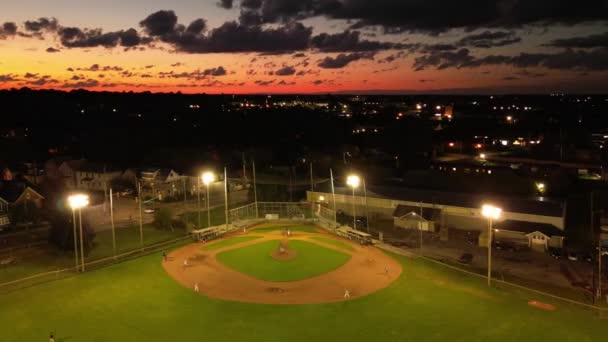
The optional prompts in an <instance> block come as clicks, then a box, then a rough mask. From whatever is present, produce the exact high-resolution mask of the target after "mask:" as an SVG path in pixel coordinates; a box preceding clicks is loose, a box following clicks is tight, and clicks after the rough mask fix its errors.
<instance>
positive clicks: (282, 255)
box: [270, 240, 297, 260]
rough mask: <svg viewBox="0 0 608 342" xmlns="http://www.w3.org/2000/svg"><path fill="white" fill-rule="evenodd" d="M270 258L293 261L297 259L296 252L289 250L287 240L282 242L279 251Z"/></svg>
mask: <svg viewBox="0 0 608 342" xmlns="http://www.w3.org/2000/svg"><path fill="white" fill-rule="evenodd" d="M270 256H271V257H272V258H274V259H277V260H291V259H295V258H296V257H297V253H296V251H294V250H293V249H291V248H289V243H288V242H287V240H282V241H281V243H280V244H279V247H278V248H277V250H275V251H274V252H272V253H271V254H270Z"/></svg>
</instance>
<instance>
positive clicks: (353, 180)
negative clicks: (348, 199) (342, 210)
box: [346, 175, 361, 230]
mask: <svg viewBox="0 0 608 342" xmlns="http://www.w3.org/2000/svg"><path fill="white" fill-rule="evenodd" d="M360 183H361V178H359V176H357V175H350V176H348V177H347V178H346V185H348V186H350V187H351V188H352V189H353V229H354V230H357V212H356V205H355V189H357V187H359V184H360Z"/></svg>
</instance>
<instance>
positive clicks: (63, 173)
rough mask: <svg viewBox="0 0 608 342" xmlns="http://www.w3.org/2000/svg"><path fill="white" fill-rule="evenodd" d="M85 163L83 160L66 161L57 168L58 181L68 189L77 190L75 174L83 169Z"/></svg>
mask: <svg viewBox="0 0 608 342" xmlns="http://www.w3.org/2000/svg"><path fill="white" fill-rule="evenodd" d="M86 163H87V161H86V160H85V159H77V160H67V161H64V162H63V163H61V165H60V166H59V169H58V171H59V175H60V181H62V182H63V185H65V186H66V187H67V188H68V189H77V188H78V180H77V179H76V172H77V170H79V169H80V168H81V167H83V166H84V165H85V164H86Z"/></svg>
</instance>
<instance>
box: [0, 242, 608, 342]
mask: <svg viewBox="0 0 608 342" xmlns="http://www.w3.org/2000/svg"><path fill="white" fill-rule="evenodd" d="M396 258H397V259H398V260H399V261H400V262H401V263H402V264H403V266H404V272H403V275H402V277H401V278H400V279H399V280H397V281H396V282H395V283H394V284H393V285H392V286H391V287H389V288H387V289H385V290H382V291H379V292H377V293H375V294H372V295H370V296H367V297H363V298H359V299H356V300H352V301H347V302H341V303H334V304H321V305H257V304H245V303H236V302H224V301H220V300H213V299H209V298H206V297H204V296H199V295H196V294H194V293H193V292H192V291H191V290H190V289H186V288H183V287H181V286H179V285H178V284H177V283H176V282H175V281H173V280H172V279H170V278H169V277H167V275H166V273H165V272H164V270H163V269H162V267H161V265H160V262H159V260H160V256H159V255H158V254H156V255H150V256H147V257H143V258H140V259H137V260H132V261H128V262H125V263H121V264H117V265H114V266H110V267H107V268H104V269H101V270H97V271H93V272H90V273H87V274H84V275H82V276H78V277H72V278H68V279H64V280H59V281H56V282H51V283H46V284H42V285H39V286H36V287H32V288H27V289H24V290H21V291H18V292H13V293H11V294H8V295H2V296H0V302H2V305H1V306H0V330H1V331H2V332H3V333H2V335H1V336H2V337H1V340H2V341H3V342H4V341H6V342H13V341H15V342H16V341H19V342H29V341H32V342H34V341H44V340H45V338H47V337H48V334H49V332H50V331H54V332H55V333H56V334H57V341H70V342H79V341H121V342H128V341H163V342H164V341H180V342H190V341H192V342H194V341H226V340H227V341H269V340H272V341H280V340H286V341H294V342H297V341H310V340H314V341H332V342H333V341H442V342H444V341H576V342H587V341H589V342H591V341H602V340H604V339H605V337H606V334H608V325H607V324H606V320H600V319H598V318H597V317H595V316H594V315H592V314H591V313H589V312H588V311H585V310H582V309H579V308H577V307H573V306H568V305H565V304H559V303H558V309H557V310H556V311H553V312H546V311H542V310H539V309H536V308H532V307H529V306H528V305H527V304H526V302H527V300H529V299H538V300H543V298H538V297H536V296H529V295H526V294H520V295H518V296H514V295H513V294H511V293H510V292H506V291H503V290H500V289H488V288H487V287H486V286H485V283H484V280H483V279H477V278H471V277H469V276H465V275H463V274H461V273H456V272H454V271H450V270H447V269H445V268H442V267H441V266H436V265H433V264H429V263H426V262H421V261H417V260H408V259H404V258H400V257H396Z"/></svg>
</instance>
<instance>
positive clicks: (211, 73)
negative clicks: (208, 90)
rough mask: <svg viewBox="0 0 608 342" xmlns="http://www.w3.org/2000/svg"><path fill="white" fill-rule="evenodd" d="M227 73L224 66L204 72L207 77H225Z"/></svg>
mask: <svg viewBox="0 0 608 342" xmlns="http://www.w3.org/2000/svg"><path fill="white" fill-rule="evenodd" d="M226 73H227V72H226V69H224V67H222V66H219V67H217V68H211V69H205V70H203V75H205V76H225V75H226Z"/></svg>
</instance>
